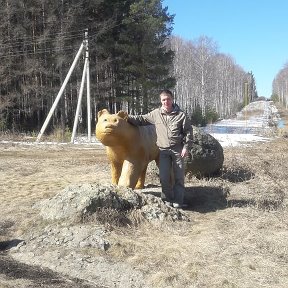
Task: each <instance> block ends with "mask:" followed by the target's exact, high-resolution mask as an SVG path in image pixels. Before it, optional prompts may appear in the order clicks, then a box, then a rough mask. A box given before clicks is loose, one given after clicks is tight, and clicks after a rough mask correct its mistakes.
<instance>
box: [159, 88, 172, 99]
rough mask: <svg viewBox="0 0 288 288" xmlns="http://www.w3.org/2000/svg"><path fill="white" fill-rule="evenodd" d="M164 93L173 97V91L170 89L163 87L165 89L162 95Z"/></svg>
mask: <svg viewBox="0 0 288 288" xmlns="http://www.w3.org/2000/svg"><path fill="white" fill-rule="evenodd" d="M162 94H164V95H167V96H169V97H171V98H173V93H172V92H171V91H170V90H168V89H163V90H162V91H161V92H160V95H162Z"/></svg>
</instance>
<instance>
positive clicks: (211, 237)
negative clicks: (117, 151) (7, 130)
mask: <svg viewBox="0 0 288 288" xmlns="http://www.w3.org/2000/svg"><path fill="white" fill-rule="evenodd" d="M224 155H225V162H224V167H223V171H222V173H221V175H220V176H219V177H217V178H210V179H197V178H195V177H187V179H186V184H187V190H188V191H190V192H191V193H193V197H194V198H193V199H194V201H193V204H192V205H191V206H190V207H189V209H188V210H186V211H185V213H186V214H187V215H188V216H189V218H190V219H191V221H190V222H172V223H171V222H167V223H159V225H152V224H148V223H143V224H141V225H139V226H137V227H126V228H123V227H122V228H117V227H114V228H113V229H111V234H110V236H109V237H110V240H111V242H112V243H114V245H112V246H111V248H110V249H108V250H107V251H105V252H101V253H100V252H99V251H89V253H93V254H94V255H98V254H101V257H106V258H107V259H113V261H119V262H123V263H126V264H128V265H130V266H131V267H134V268H135V269H138V270H140V271H141V272H143V275H145V281H146V283H147V287H209V288H210V287H243V288H244V287H245V288H247V287H251V288H252V287H279V288H280V287H281V288H282V287H283V288H284V287H288V244H287V239H288V229H287V228H288V220H287V219H288V217H287V216H288V213H287V212H288V207H287V204H288V201H287V194H288V191H287V187H288V144H287V138H286V137H279V138H275V139H274V140H272V141H270V142H266V143H255V144H253V145H252V146H249V147H233V148H232V147H230V148H225V149H224ZM77 183H102V184H107V183H110V170H109V165H108V162H107V158H106V155H105V151H104V149H103V148H102V147H101V146H97V145H82V146H81V145H42V144H38V145H23V144H12V143H11V142H9V143H6V144H5V143H1V144H0V195H1V202H0V211H1V219H0V287H1V288H2V287H7V288H8V287H9V288H10V287H17V288H18V287H19V288H20V287H21V288H22V287H24V288H26V287H29V288H30V287H35V288H36V287H53V288H54V287H55V288H56V287H57V288H58V287H59V288H60V287H61V288H64V287H80V288H81V287H100V286H97V283H91V282H88V281H86V280H87V279H76V278H73V277H71V275H69V273H67V274H65V275H64V274H59V273H56V272H55V271H53V270H49V269H47V268H45V267H41V266H34V265H27V264H25V263H20V262H17V261H15V260H14V259H13V252H12V251H10V249H8V248H10V247H11V246H16V245H17V244H18V243H19V241H20V240H23V239H22V237H23V235H24V234H25V233H26V232H27V231H28V230H32V229H33V228H34V227H36V226H37V225H39V221H41V220H40V218H39V215H38V213H37V210H35V209H32V208H31V207H32V205H33V204H35V203H37V202H38V201H40V200H41V199H46V198H49V197H52V196H54V195H55V194H56V193H58V192H59V191H61V190H62V189H64V188H65V187H67V186H68V185H69V184H77ZM147 184H149V186H151V187H152V186H156V187H158V188H159V182H158V179H157V178H155V177H153V175H152V174H151V175H148V179H147ZM149 186H148V187H149ZM223 191H225V193H227V197H224V198H223V195H224V194H223V193H220V192H223ZM11 250H13V249H11ZM106 287H109V286H106ZM115 287H117V286H115ZM131 287H132V286H131Z"/></svg>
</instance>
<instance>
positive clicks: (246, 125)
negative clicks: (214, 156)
mask: <svg viewBox="0 0 288 288" xmlns="http://www.w3.org/2000/svg"><path fill="white" fill-rule="evenodd" d="M279 119H280V116H279V114H278V110H277V108H276V106H275V105H274V103H273V101H255V102H252V103H250V104H249V105H247V106H246V107H244V108H243V110H242V111H241V112H239V113H237V116H236V118H233V119H224V120H221V121H219V122H217V123H215V124H211V125H208V126H207V127H206V128H205V132H206V133H209V134H210V135H212V136H213V137H214V138H215V139H217V140H218V141H219V142H220V144H221V145H222V147H227V146H233V147H234V146H239V145H247V144H248V143H252V142H264V141H269V140H271V138H268V137H265V136H263V135H267V134H269V132H271V130H272V129H273V127H276V126H277V123H278V122H279Z"/></svg>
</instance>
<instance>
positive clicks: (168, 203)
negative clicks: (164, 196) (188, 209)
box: [164, 201, 173, 207]
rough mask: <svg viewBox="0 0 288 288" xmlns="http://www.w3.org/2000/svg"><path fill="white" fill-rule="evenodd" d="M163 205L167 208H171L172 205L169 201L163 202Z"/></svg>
mask: <svg viewBox="0 0 288 288" xmlns="http://www.w3.org/2000/svg"><path fill="white" fill-rule="evenodd" d="M164 204H165V205H166V206H168V207H173V203H171V202H169V201H164Z"/></svg>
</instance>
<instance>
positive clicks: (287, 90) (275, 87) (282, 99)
mask: <svg viewBox="0 0 288 288" xmlns="http://www.w3.org/2000/svg"><path fill="white" fill-rule="evenodd" d="M272 99H273V100H275V101H276V102H279V103H281V104H282V105H283V106H284V107H285V108H286V109H287V108H288V62H287V63H286V64H285V65H284V66H283V68H282V69H280V71H279V72H278V73H277V75H276V77H275V78H274V80H273V84H272Z"/></svg>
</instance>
